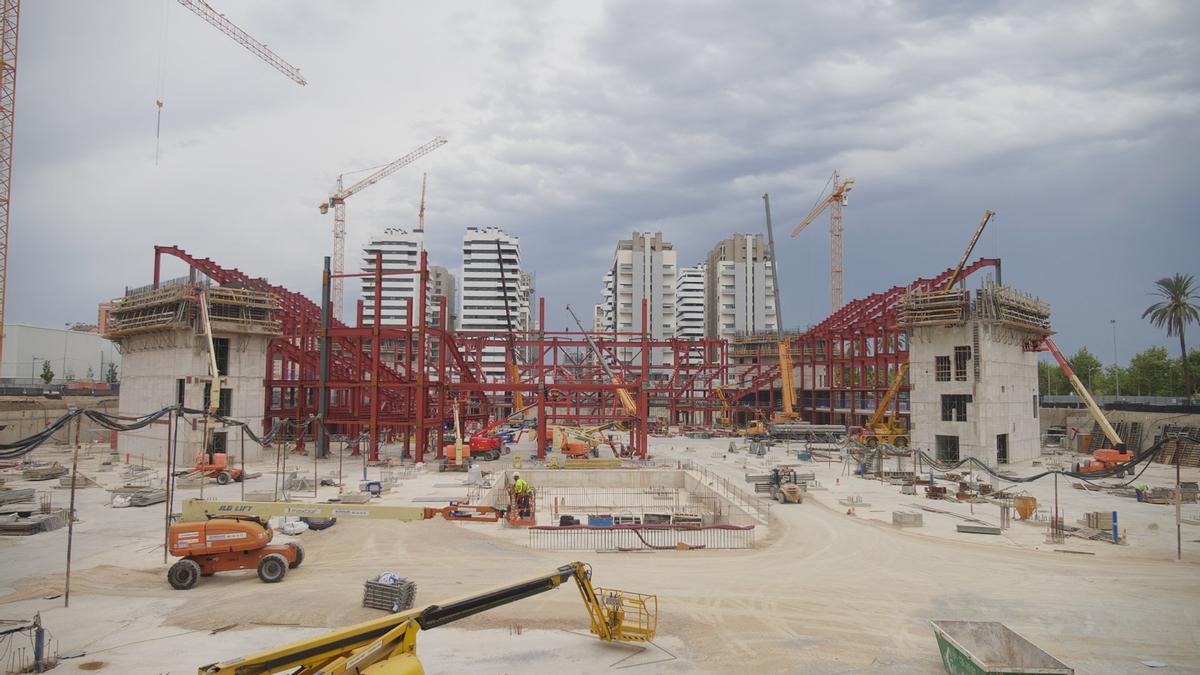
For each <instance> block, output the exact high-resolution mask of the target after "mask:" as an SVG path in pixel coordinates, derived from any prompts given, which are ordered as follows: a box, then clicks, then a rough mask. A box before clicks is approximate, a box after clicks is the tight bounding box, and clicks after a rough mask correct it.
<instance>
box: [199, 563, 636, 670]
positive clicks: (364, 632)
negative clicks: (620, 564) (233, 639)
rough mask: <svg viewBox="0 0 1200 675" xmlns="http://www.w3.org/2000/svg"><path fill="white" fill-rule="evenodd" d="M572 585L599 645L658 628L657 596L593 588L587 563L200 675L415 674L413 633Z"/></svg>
mask: <svg viewBox="0 0 1200 675" xmlns="http://www.w3.org/2000/svg"><path fill="white" fill-rule="evenodd" d="M571 580H574V581H575V585H576V587H577V588H578V589H579V595H580V597H581V598H582V599H583V604H584V608H585V609H586V610H587V614H588V620H589V622H590V623H591V633H592V634H593V635H595V636H596V637H598V638H599V639H601V640H604V641H606V642H628V643H635V644H636V643H645V642H650V641H651V640H653V639H654V635H655V633H656V632H657V629H658V598H657V597H656V596H653V595H645V594H641V593H631V592H628V591H619V590H614V589H605V588H599V587H594V586H592V570H591V566H590V565H588V564H587V563H582V562H573V563H569V564H566V565H563V566H562V567H559V568H558V569H556V570H554V571H553V572H550V573H549V574H542V575H539V576H535V577H531V578H529V579H525V580H522V581H518V582H516V583H513V584H509V585H507V586H503V587H500V588H495V589H492V590H488V591H484V592H482V593H478V594H475V595H471V596H467V597H463V598H459V599H456V600H450V601H447V602H440V603H437V604H434V605H429V606H428V607H424V608H422V609H413V610H409V611H405V612H398V613H395V614H389V615H388V616H385V617H383V618H379V619H373V620H371V621H366V622H363V623H360V624H356V625H354V626H350V627H348V628H343V629H341V630H336V631H333V632H332V633H327V634H325V635H319V636H317V637H311V638H305V639H303V640H298V641H296V642H293V643H291V644H289V645H284V646H283V647H276V648H273V649H266V650H263V651H260V652H258V653H256V654H250V655H248V656H243V657H239V658H233V659H228V660H225V661H220V662H217V663H212V664H209V665H206V666H201V667H200V668H199V670H198V671H197V672H198V673H199V675H257V674H258V673H280V672H297V673H309V674H315V673H322V674H323V675H346V674H350V673H354V674H356V675H408V674H412V675H419V674H420V673H424V672H425V670H424V668H423V667H422V665H421V662H420V660H419V659H418V658H417V643H416V641H417V635H418V634H419V633H420V631H422V630H431V629H433V628H437V627H438V626H445V625H447V624H450V623H453V622H455V621H458V620H460V619H465V618H467V617H469V616H474V615H475V614H479V613H480V612H486V611H488V610H490V609H495V608H497V607H500V606H503V605H507V604H509V603H512V602H516V601H517V600H522V599H524V598H528V597H532V596H534V595H539V594H541V593H545V592H547V591H552V590H554V589H556V588H558V587H560V586H562V585H563V584H566V583H567V582H568V581H571Z"/></svg>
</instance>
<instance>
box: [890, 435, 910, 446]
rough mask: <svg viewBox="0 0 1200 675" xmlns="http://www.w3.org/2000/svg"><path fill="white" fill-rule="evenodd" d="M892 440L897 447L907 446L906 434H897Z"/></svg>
mask: <svg viewBox="0 0 1200 675" xmlns="http://www.w3.org/2000/svg"><path fill="white" fill-rule="evenodd" d="M892 442H893V443H895V444H896V447H897V448H907V447H908V436H897V437H896V440H894V441H892Z"/></svg>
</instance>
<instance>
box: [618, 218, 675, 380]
mask: <svg viewBox="0 0 1200 675" xmlns="http://www.w3.org/2000/svg"><path fill="white" fill-rule="evenodd" d="M675 273H676V253H675V245H674V244H672V243H670V242H667V241H663V237H662V233H661V232H655V233H654V234H650V233H648V232H647V233H641V232H634V233H633V237H632V238H630V239H622V240H621V241H619V242H617V250H616V252H615V253H614V255H613V264H612V269H611V270H610V274H611V275H612V293H611V296H610V297H609V298H606V299H607V300H608V303H607V304H608V305H609V307H611V308H612V317H613V322H612V325H611V326H610V328H611V329H612V330H614V331H616V332H618V333H624V332H633V333H640V332H642V331H643V326H642V300H646V301H647V322H646V323H647V325H646V326H645V328H644V330H645V332H646V333H647V334H648V335H649V337H650V338H651V339H655V340H663V339H667V338H671V337H674V335H675ZM605 286H606V288H607V286H608V278H607V277H606V278H605ZM621 351H622V352H629V353H621V354H619V356H620V358H622V359H632V358H633V357H634V354H633V352H632V350H621ZM670 359H671V352H670V350H669V349H665V348H663V349H656V350H652V351H651V354H650V360H651V363H654V364H663V363H668V362H669V361H670Z"/></svg>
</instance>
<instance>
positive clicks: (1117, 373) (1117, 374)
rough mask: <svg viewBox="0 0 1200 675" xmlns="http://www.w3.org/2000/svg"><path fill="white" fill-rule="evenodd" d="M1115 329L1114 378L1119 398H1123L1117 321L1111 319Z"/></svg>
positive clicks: (1110, 321)
mask: <svg viewBox="0 0 1200 675" xmlns="http://www.w3.org/2000/svg"><path fill="white" fill-rule="evenodd" d="M1108 322H1109V323H1111V324H1112V329H1113V377H1115V378H1117V397H1118V398H1119V397H1120V396H1121V362H1120V361H1119V360H1117V320H1116V319H1109V320H1108Z"/></svg>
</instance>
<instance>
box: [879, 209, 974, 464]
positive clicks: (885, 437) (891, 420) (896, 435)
mask: <svg viewBox="0 0 1200 675" xmlns="http://www.w3.org/2000/svg"><path fill="white" fill-rule="evenodd" d="M994 215H996V214H995V213H994V212H992V211H984V213H983V220H981V221H979V227H977V228H975V236H973V237H971V242H970V243H969V244H967V250H965V251H963V254H962V258H960V259H959V261H958V266H957V267H955V268H954V273H953V274H951V275H950V278H949V279H948V280H947V281H946V285H945V286H943V287H942V290H941V292H942V293H946V292H948V291H950V290H951V289H953V288H954V284H956V283H958V279H959V275H961V274H962V271H963V268H964V267H966V265H967V258H970V257H971V252H972V251H974V250H975V244H977V243H979V236H980V235H982V234H983V229H984V228H985V227H987V224H988V221H990V220H991V219H992V216H994ZM907 377H908V362H907V361H905V362H904V363H903V364H902V365H901V366H900V367H899V368H897V369H896V376H895V379H894V380H893V381H892V386H890V387H888V390H887V392H886V393H885V394H884V395H883V399H882V400H880V401H879V406H878V407H877V408H875V412H874V414H872V415H871V419H869V420H867V424H866V425H865V426H864V427H863V429H862V432H861V433H860V434H859V440H861V441H864V442H865V443H866V444H867V445H868V446H869V447H872V448H873V447H875V446H876V445H878V444H879V443H880V442H884V443H891V444H892V445H895V446H899V447H904V446H907V445H908V441H909V438H908V425H907V424H906V423H905V421H904V419H903V418H900V417H888V418H887V419H886V420H885V419H884V415H886V414H887V409H888V406H889V405H890V404H891V403H892V399H894V398H896V395H897V394H899V393H900V387H902V386H904V380H905V378H907Z"/></svg>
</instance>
